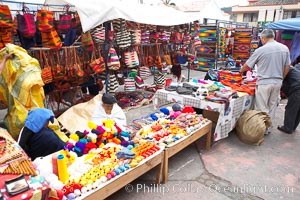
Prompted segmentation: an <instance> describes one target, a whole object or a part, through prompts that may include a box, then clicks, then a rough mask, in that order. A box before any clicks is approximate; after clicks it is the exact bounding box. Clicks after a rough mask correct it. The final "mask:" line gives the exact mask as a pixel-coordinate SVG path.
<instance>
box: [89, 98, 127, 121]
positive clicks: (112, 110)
mask: <svg viewBox="0 0 300 200" xmlns="http://www.w3.org/2000/svg"><path fill="white" fill-rule="evenodd" d="M106 119H113V120H114V121H115V122H116V123H117V124H118V125H120V126H126V124H127V123H126V116H125V113H124V112H123V110H122V109H121V107H120V106H119V105H118V104H117V99H116V98H115V97H114V96H113V95H111V94H109V93H106V94H103V95H102V102H100V103H99V104H98V105H97V107H96V109H95V112H94V113H93V115H92V121H93V122H94V123H96V124H99V122H101V121H102V120H106Z"/></svg>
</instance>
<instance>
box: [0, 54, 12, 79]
mask: <svg viewBox="0 0 300 200" xmlns="http://www.w3.org/2000/svg"><path fill="white" fill-rule="evenodd" d="M12 58H13V55H12V54H6V55H4V56H3V59H2V60H1V62H0V74H2V71H3V68H4V66H5V63H6V61H7V60H8V59H12Z"/></svg>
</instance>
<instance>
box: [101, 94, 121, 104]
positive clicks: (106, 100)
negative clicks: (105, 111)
mask: <svg viewBox="0 0 300 200" xmlns="http://www.w3.org/2000/svg"><path fill="white" fill-rule="evenodd" d="M102 102H103V103H105V104H114V103H117V102H118V101H117V99H116V98H115V97H114V96H113V95H111V94H109V93H105V94H103V95H102Z"/></svg>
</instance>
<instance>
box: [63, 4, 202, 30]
mask: <svg viewBox="0 0 300 200" xmlns="http://www.w3.org/2000/svg"><path fill="white" fill-rule="evenodd" d="M65 1H66V2H68V3H70V4H72V5H74V6H75V7H76V10H77V12H78V14H79V17H80V21H81V25H82V30H83V31H84V32H86V31H88V30H90V29H92V28H94V27H96V26H98V25H99V24H102V23H104V22H107V21H110V20H113V19H118V18H123V19H125V20H128V21H134V22H138V23H144V24H153V25H161V26H172V25H179V24H185V23H190V22H193V21H195V20H198V19H199V17H197V16H190V15H189V14H188V13H185V12H182V11H178V10H175V9H174V8H171V7H167V6H151V5H144V4H137V3H134V2H132V3H129V2H126V3H124V2H120V1H116V0H110V1H107V0H84V1H78V0H65Z"/></svg>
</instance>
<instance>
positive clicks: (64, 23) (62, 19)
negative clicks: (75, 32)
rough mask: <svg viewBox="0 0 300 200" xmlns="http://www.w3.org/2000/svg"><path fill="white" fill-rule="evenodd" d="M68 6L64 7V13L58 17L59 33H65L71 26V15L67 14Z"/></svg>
mask: <svg viewBox="0 0 300 200" xmlns="http://www.w3.org/2000/svg"><path fill="white" fill-rule="evenodd" d="M69 8H70V6H69V5H66V6H65V10H66V12H65V13H64V14H61V15H59V23H58V27H57V28H58V31H59V32H60V33H67V32H68V31H69V29H70V28H71V26H72V15H71V14H70V13H69Z"/></svg>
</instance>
